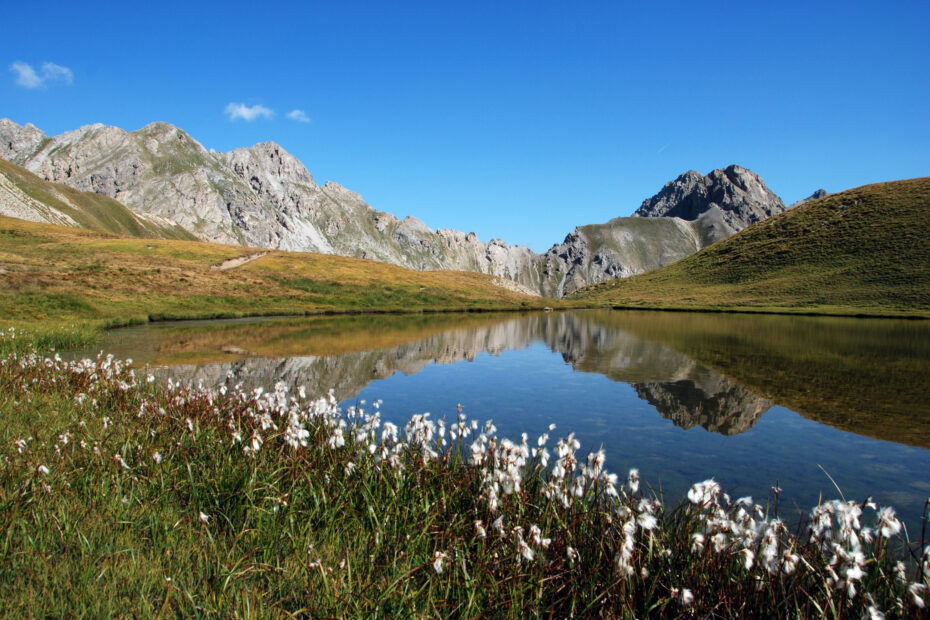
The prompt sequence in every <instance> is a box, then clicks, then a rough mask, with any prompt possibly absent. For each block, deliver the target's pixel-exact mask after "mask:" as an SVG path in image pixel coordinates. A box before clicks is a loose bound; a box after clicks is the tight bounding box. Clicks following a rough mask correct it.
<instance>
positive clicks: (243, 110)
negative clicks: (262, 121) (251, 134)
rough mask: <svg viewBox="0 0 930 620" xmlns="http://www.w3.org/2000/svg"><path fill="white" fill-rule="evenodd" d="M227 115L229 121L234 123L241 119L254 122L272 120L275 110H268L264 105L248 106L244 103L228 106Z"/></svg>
mask: <svg viewBox="0 0 930 620" xmlns="http://www.w3.org/2000/svg"><path fill="white" fill-rule="evenodd" d="M226 115H227V116H228V117H229V120H231V121H234V120H236V119H237V118H241V119H242V120H244V121H254V120H255V119H256V118H259V117H260V118H271V117H273V116H274V110H272V109H271V108H266V107H265V106H263V105H258V104H256V105H253V106H248V105H245V104H244V103H230V104H228V105H227V106H226Z"/></svg>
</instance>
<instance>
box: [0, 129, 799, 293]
mask: <svg viewBox="0 0 930 620" xmlns="http://www.w3.org/2000/svg"><path fill="white" fill-rule="evenodd" d="M0 157H3V158H4V159H7V160H9V161H11V162H14V163H16V164H19V165H21V166H23V167H25V168H27V169H28V170H30V171H31V172H34V173H35V174H37V175H38V176H39V177H41V178H42V179H45V180H46V181H51V182H55V183H62V184H65V185H68V186H70V187H72V188H75V189H78V190H81V191H87V192H95V193H97V194H101V195H104V196H107V197H110V198H113V199H116V200H118V201H119V202H120V203H122V204H124V205H125V206H127V207H129V208H130V209H131V210H132V211H134V212H136V213H137V214H141V215H144V216H146V217H154V218H158V220H157V221H159V222H168V223H171V224H173V223H177V225H178V226H180V227H181V228H183V229H184V230H186V231H189V232H190V233H192V234H193V235H194V236H196V237H197V238H199V239H202V240H205V241H213V242H218V243H227V244H239V245H247V246H254V247H262V248H273V249H282V250H295V251H306V252H321V253H326V254H339V255H343V256H353V257H358V258H369V259H373V260H379V261H383V262H387V263H393V264H395V265H402V266H405V267H409V268H412V269H453V270H463V271H476V272H480V273H486V274H491V275H494V276H498V277H500V278H503V279H506V280H510V281H513V282H516V283H517V284H519V285H520V286H522V287H524V289H525V290H531V291H534V292H537V293H540V294H544V295H551V296H556V297H560V296H563V295H566V294H569V293H572V292H573V291H575V290H577V289H579V288H581V287H582V286H585V285H587V284H593V283H597V282H602V281H605V280H610V279H614V278H622V277H627V276H630V275H634V274H637V273H643V272H645V271H650V270H652V269H656V268H658V267H661V266H663V265H667V264H669V263H672V262H675V261H677V260H679V259H681V258H684V257H685V256H688V255H690V254H693V253H694V252H696V251H698V250H699V249H701V248H702V247H704V246H706V245H708V244H710V243H713V242H714V241H717V240H719V239H722V238H724V237H726V236H729V235H731V234H733V233H734V232H736V231H738V230H741V229H742V228H744V227H745V226H748V225H749V224H752V223H753V222H756V221H759V220H761V219H764V218H765V217H769V216H771V215H773V214H774V213H778V212H781V211H783V210H784V209H785V207H784V205H783V204H782V202H781V200H780V199H779V198H778V197H777V196H775V195H774V194H773V193H772V192H771V191H769V189H768V188H767V187H766V186H765V184H764V183H763V182H762V180H761V179H760V178H759V177H758V175H756V174H755V173H753V172H751V171H749V170H746V169H744V168H740V167H739V166H730V167H728V168H726V169H724V170H714V171H712V172H711V173H710V174H708V175H707V176H703V175H701V174H699V173H697V172H694V171H690V172H686V173H685V174H683V175H681V176H680V177H678V179H676V180H675V181H672V182H670V183H668V184H666V185H665V187H663V188H662V191H660V192H659V193H658V194H656V196H654V197H652V198H650V199H648V200H646V201H645V202H644V203H643V205H642V206H641V207H640V208H639V210H637V212H636V215H637V216H641V217H632V218H627V217H622V218H616V219H614V220H611V221H609V222H607V223H605V224H596V225H589V226H581V227H579V228H577V229H576V230H575V232H573V233H571V234H569V235H568V236H567V237H566V238H565V241H563V243H561V244H556V245H554V246H553V247H552V248H551V249H550V250H549V251H548V252H546V253H545V254H542V255H540V254H536V253H535V252H532V251H531V250H529V249H528V248H525V247H521V246H513V245H510V244H508V243H505V242H504V241H502V240H500V239H492V240H491V241H489V242H484V241H480V240H479V239H478V238H477V237H476V236H475V235H474V233H463V232H459V231H454V230H446V229H439V230H433V229H431V228H429V227H428V226H427V225H426V224H425V223H424V222H422V221H421V220H418V219H416V218H414V217H407V218H404V219H402V220H401V219H398V218H396V217H394V216H393V215H391V214H390V213H385V212H382V211H377V210H375V209H373V208H372V207H371V206H369V205H368V204H367V203H366V202H365V201H364V200H363V199H362V197H361V196H359V195H358V194H357V193H355V192H352V191H351V190H348V189H346V188H344V187H342V186H340V185H338V184H336V183H333V182H327V183H325V184H324V185H322V186H320V185H318V184H317V183H316V182H315V180H314V178H313V176H312V175H311V174H310V172H309V171H308V170H307V169H306V168H305V167H304V166H303V164H301V162H300V161H298V160H297V159H296V158H295V157H293V156H292V155H290V154H289V153H287V151H285V150H284V149H283V148H282V147H281V146H280V145H278V144H275V143H273V142H264V143H261V144H257V145H255V146H252V147H249V148H240V149H236V150H234V151H231V152H229V153H217V152H215V151H213V150H209V151H208V150H206V149H205V148H204V147H203V146H202V145H201V144H200V143H198V142H197V141H196V140H194V139H193V138H191V137H190V136H189V135H188V134H187V133H185V132H184V131H183V130H181V129H178V128H177V127H174V126H173V125H170V124H168V123H151V124H149V125H147V126H145V127H143V128H142V129H140V130H138V131H132V132H127V131H124V130H122V129H119V128H117V127H108V126H105V125H101V124H95V125H87V126H85V127H81V128H79V129H76V130H74V131H69V132H67V133H64V134H61V135H59V136H56V137H53V138H50V137H48V136H46V135H45V134H44V133H43V132H42V131H41V130H39V129H38V128H36V127H35V126H33V125H31V124H27V125H25V126H21V125H18V124H17V123H15V122H13V121H11V120H9V119H0ZM20 210H21V209H20Z"/></svg>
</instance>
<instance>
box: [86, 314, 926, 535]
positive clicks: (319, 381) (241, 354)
mask: <svg viewBox="0 0 930 620" xmlns="http://www.w3.org/2000/svg"><path fill="white" fill-rule="evenodd" d="M107 338H108V340H107V341H106V342H105V343H103V349H105V350H106V351H107V352H110V353H113V354H115V355H118V356H120V357H123V358H126V357H131V358H133V359H134V360H135V363H136V366H137V367H140V366H142V365H145V364H148V365H149V367H150V371H149V372H152V373H153V374H157V375H160V376H161V377H164V378H167V377H171V378H173V379H174V380H178V381H181V382H185V383H186V382H192V383H194V384H196V383H203V384H204V385H208V386H217V385H220V384H224V383H225V384H228V385H235V384H242V385H243V386H245V387H250V388H257V387H263V388H265V389H269V388H272V387H273V386H274V385H275V383H277V382H279V381H283V382H284V383H285V384H286V385H287V386H288V387H289V388H290V390H292V392H293V391H296V390H297V388H298V387H299V386H305V387H306V388H307V391H308V392H309V393H311V394H314V395H322V394H325V393H326V391H328V390H329V389H331V388H332V389H334V390H335V395H336V397H337V398H338V399H339V400H340V401H341V402H344V403H346V404H354V403H355V402H356V401H362V400H368V401H371V400H375V399H383V400H384V405H383V407H382V408H381V413H382V416H383V418H384V419H385V420H390V421H392V422H394V423H399V424H403V423H404V422H406V420H407V418H408V416H409V415H410V414H415V413H424V412H428V411H429V412H433V413H434V414H435V417H436V418H441V417H447V418H448V417H451V416H454V415H455V410H456V404H457V403H462V404H464V406H465V412H466V413H467V414H468V415H469V417H470V418H472V419H477V420H479V421H485V420H487V419H489V418H491V419H493V420H494V423H495V424H496V425H497V427H498V429H499V431H500V433H501V435H502V436H505V437H511V438H517V437H519V435H520V433H521V432H524V431H525V432H526V433H528V434H529V436H530V437H535V436H536V435H538V434H539V433H542V432H544V431H545V430H546V429H547V428H548V426H549V425H550V424H555V425H556V427H557V430H556V431H555V433H556V434H557V435H559V436H564V435H565V434H567V433H569V432H572V433H574V434H575V437H576V438H577V439H578V440H579V441H580V442H581V444H582V446H583V449H584V450H589V449H593V450H596V449H597V448H598V447H599V446H603V447H604V449H605V451H606V453H607V463H608V467H609V468H610V469H611V470H613V471H617V472H618V473H622V472H623V471H624V470H625V468H628V467H636V468H639V470H640V472H641V475H642V479H643V481H644V484H646V485H649V486H651V487H652V488H653V489H656V490H657V491H659V492H661V493H663V494H665V496H666V497H667V498H668V499H669V500H670V501H671V502H672V503H674V502H676V501H677V500H678V499H679V498H682V497H684V495H685V492H686V491H687V489H688V487H689V486H690V485H691V484H692V483H694V482H697V481H699V480H704V479H706V478H711V477H713V478H715V479H716V480H718V481H719V482H720V483H721V484H722V485H723V486H724V488H725V489H727V492H728V493H730V494H731V495H732V496H733V497H739V496H741V495H752V496H754V497H756V498H757V499H760V500H761V501H763V502H764V501H765V497H766V496H767V495H768V497H769V498H770V500H772V499H773V497H772V496H771V495H770V493H771V487H772V486H773V485H778V486H780V487H782V488H784V492H782V493H781V495H780V506H781V511H782V514H785V516H786V517H788V516H789V515H788V514H786V513H787V512H792V513H793V514H794V516H797V515H799V514H801V513H804V512H806V511H807V510H809V509H810V507H811V506H813V505H815V504H816V503H817V501H818V499H819V498H820V497H822V496H824V497H836V495H837V493H836V489H835V488H834V486H833V480H835V481H836V483H837V485H839V487H840V488H841V489H842V492H843V493H844V494H845V495H846V497H849V498H855V499H857V500H862V499H865V498H866V497H868V496H873V497H874V498H875V500H876V501H878V502H880V503H881V502H886V503H890V504H891V505H894V506H895V507H897V508H898V509H899V514H901V516H902V517H903V518H904V519H905V520H906V521H907V522H908V527H909V528H910V529H911V530H913V531H919V527H920V523H919V518H920V514H921V511H922V509H923V505H924V504H923V503H924V501H925V500H926V498H927V495H928V493H930V475H928V473H927V472H930V450H927V449H926V448H927V447H928V446H930V405H928V399H927V396H926V395H927V394H928V393H930V385H928V381H930V321H893V320H883V321H870V320H863V319H836V318H834V319H829V318H812V317H778V316H750V315H721V314H693V313H665V312H625V311H624V312H620V311H596V312H595V311H586V312H566V313H535V314H523V315H516V314H436V315H410V316H385V315H381V316H343V317H318V318H300V319H253V320H238V321H202V322H184V323H173V324H169V323H162V324H150V325H146V326H141V327H132V328H126V329H119V330H114V331H112V332H110V333H109V334H108V336H107ZM82 353H83V354H93V353H96V351H93V352H91V351H85V352H82ZM77 355H80V353H77ZM657 414H658V415H657ZM876 439H882V440H886V441H876ZM531 441H532V440H531ZM825 472H826V473H828V474H829V477H828V476H827V475H826V473H825ZM915 528H916V529H915Z"/></svg>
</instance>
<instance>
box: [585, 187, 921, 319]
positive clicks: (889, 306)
mask: <svg viewBox="0 0 930 620" xmlns="http://www.w3.org/2000/svg"><path fill="white" fill-rule="evenodd" d="M928 228H930V178H920V179H911V180H907V181H894V182H890V183H878V184H875V185H866V186H863V187H859V188H856V189H851V190H848V191H845V192H841V193H838V194H831V195H829V196H826V197H825V198H821V199H820V200H816V201H812V202H810V203H807V204H803V205H800V206H798V207H796V208H795V209H792V210H791V211H788V212H787V213H784V214H781V215H778V216H775V217H772V218H770V219H768V220H765V221H763V222H760V223H758V224H755V225H753V226H750V227H749V228H747V229H745V230H743V231H741V232H740V233H738V234H736V235H734V236H732V237H730V238H728V239H724V240H723V241H720V242H718V243H716V244H714V245H712V246H710V247H707V248H705V249H703V250H701V251H700V252H698V253H697V254H694V255H692V256H689V257H688V258H685V259H683V260H681V261H678V262H677V263H674V264H672V265H669V266H667V267H663V268H662V269H658V270H656V271H652V272H649V273H646V274H642V275H638V276H634V277H632V278H627V279H623V280H613V281H610V282H605V283H601V284H597V285H593V286H589V287H586V288H584V289H582V290H581V291H579V292H577V293H575V294H574V295H573V296H571V299H572V300H574V301H578V302H583V303H585V304H589V305H602V306H603V305H607V306H613V307H635V308H676V309H692V310H750V311H762V312H766V311H767V312H806V313H813V314H851V315H861V314H867V315H877V316H881V315H890V316H923V317H927V316H930V239H928V237H927V235H926V234H925V232H926V230H928Z"/></svg>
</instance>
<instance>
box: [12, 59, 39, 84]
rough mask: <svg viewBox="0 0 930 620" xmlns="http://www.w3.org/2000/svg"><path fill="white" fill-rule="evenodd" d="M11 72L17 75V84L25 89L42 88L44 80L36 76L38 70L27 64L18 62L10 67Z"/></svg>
mask: <svg viewBox="0 0 930 620" xmlns="http://www.w3.org/2000/svg"><path fill="white" fill-rule="evenodd" d="M10 71H12V72H14V73H15V74H16V83H17V84H19V85H20V86H22V87H23V88H38V87H40V86H42V78H40V77H39V76H38V75H37V74H36V70H35V69H33V68H32V66H31V65H29V64H27V63H25V62H19V61H16V62H14V63H13V64H12V65H10Z"/></svg>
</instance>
